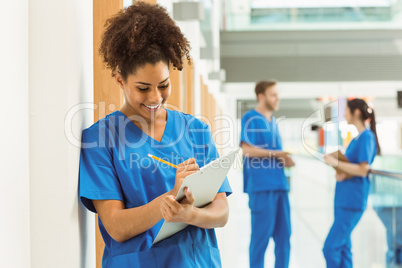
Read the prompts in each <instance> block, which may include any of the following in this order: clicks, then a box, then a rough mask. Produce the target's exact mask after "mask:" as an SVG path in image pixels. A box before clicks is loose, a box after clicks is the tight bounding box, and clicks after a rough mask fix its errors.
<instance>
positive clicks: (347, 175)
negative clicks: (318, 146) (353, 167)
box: [329, 150, 354, 178]
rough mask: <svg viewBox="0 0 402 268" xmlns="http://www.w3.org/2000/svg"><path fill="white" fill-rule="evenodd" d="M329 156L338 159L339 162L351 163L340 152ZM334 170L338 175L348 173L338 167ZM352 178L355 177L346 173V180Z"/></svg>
mask: <svg viewBox="0 0 402 268" xmlns="http://www.w3.org/2000/svg"><path fill="white" fill-rule="evenodd" d="M329 155H331V156H333V157H335V158H336V159H338V161H343V162H347V163H350V161H349V159H348V158H347V157H346V156H345V155H344V154H343V153H342V152H341V151H340V150H338V151H335V152H333V153H330V154H329ZM333 168H334V169H335V171H336V173H341V172H342V173H346V172H344V171H342V170H340V169H339V168H338V167H333ZM352 177H354V176H353V175H350V174H348V173H346V178H352Z"/></svg>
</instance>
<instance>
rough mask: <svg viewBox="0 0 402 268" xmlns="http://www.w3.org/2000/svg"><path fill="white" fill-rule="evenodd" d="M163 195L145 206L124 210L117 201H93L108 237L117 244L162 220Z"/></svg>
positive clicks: (122, 204)
mask: <svg viewBox="0 0 402 268" xmlns="http://www.w3.org/2000/svg"><path fill="white" fill-rule="evenodd" d="M167 194H170V193H166V194H163V195H161V196H159V197H157V198H155V199H154V200H152V201H151V202H149V203H148V204H146V205H143V206H140V207H135V208H128V209H126V208H124V203H123V202H121V201H117V200H93V203H94V205H95V207H96V210H97V211H98V212H99V211H101V213H99V216H100V218H101V220H102V223H103V225H104V226H105V228H106V231H107V232H108V233H109V235H110V236H111V237H112V238H113V239H114V240H116V241H117V242H120V243H122V242H124V241H126V240H129V239H131V238H133V237H135V236H137V235H139V234H141V233H143V232H145V231H147V230H149V229H150V228H152V227H153V226H154V225H155V224H156V223H158V222H159V221H160V220H161V219H162V214H161V212H160V203H161V200H162V198H163V197H164V196H165V195H167Z"/></svg>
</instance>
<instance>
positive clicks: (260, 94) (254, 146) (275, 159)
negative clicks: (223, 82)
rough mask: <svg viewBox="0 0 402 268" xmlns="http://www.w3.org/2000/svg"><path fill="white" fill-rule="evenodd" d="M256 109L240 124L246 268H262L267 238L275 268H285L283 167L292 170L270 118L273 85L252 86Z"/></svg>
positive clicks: (275, 101)
mask: <svg viewBox="0 0 402 268" xmlns="http://www.w3.org/2000/svg"><path fill="white" fill-rule="evenodd" d="M255 94H256V97H257V101H258V104H257V107H256V108H255V109H252V110H250V111H249V112H247V113H246V114H245V115H244V116H243V118H242V120H241V126H242V128H241V138H240V145H241V147H242V149H243V155H244V158H243V175H244V192H246V193H248V195H249V207H250V209H251V241H250V248H249V256H250V267H252V268H260V267H264V254H265V251H266V249H267V246H268V242H269V239H270V237H273V239H274V241H275V267H277V268H286V267H288V265H289V254H290V241H289V240H290V234H291V226H290V206H289V198H288V191H289V185H288V181H287V178H286V176H285V172H284V167H291V166H294V162H293V160H292V159H291V157H290V156H289V153H287V152H284V151H283V150H282V140H281V136H280V134H279V130H278V125H277V122H276V120H275V118H274V117H273V116H272V113H273V112H274V111H277V110H278V109H279V96H278V88H277V83H276V81H260V82H258V83H257V84H256V86H255Z"/></svg>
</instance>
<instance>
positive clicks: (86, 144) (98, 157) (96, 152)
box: [79, 129, 124, 213]
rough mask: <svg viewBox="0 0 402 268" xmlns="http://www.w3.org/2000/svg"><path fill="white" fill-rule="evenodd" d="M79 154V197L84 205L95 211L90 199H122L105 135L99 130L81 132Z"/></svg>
mask: <svg viewBox="0 0 402 268" xmlns="http://www.w3.org/2000/svg"><path fill="white" fill-rule="evenodd" d="M81 141H82V144H81V156H80V169H79V181H80V199H81V202H82V203H83V204H84V206H85V207H86V208H87V209H89V210H90V211H92V212H95V213H96V210H95V207H94V205H93V203H92V200H107V199H113V200H121V201H124V198H123V192H122V189H121V185H120V182H119V179H118V176H117V173H116V170H115V167H114V165H113V158H112V154H111V153H110V151H109V148H108V144H109V142H107V140H106V138H105V136H102V135H101V134H100V133H99V131H97V130H92V129H86V130H84V131H83V132H82V139H81Z"/></svg>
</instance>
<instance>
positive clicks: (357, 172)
mask: <svg viewBox="0 0 402 268" xmlns="http://www.w3.org/2000/svg"><path fill="white" fill-rule="evenodd" d="M337 168H339V169H340V170H342V171H343V172H345V173H347V174H350V175H353V176H359V177H365V176H367V174H368V172H369V170H370V166H369V165H368V164H367V163H361V164H353V163H348V162H344V161H339V163H338V166H337Z"/></svg>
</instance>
